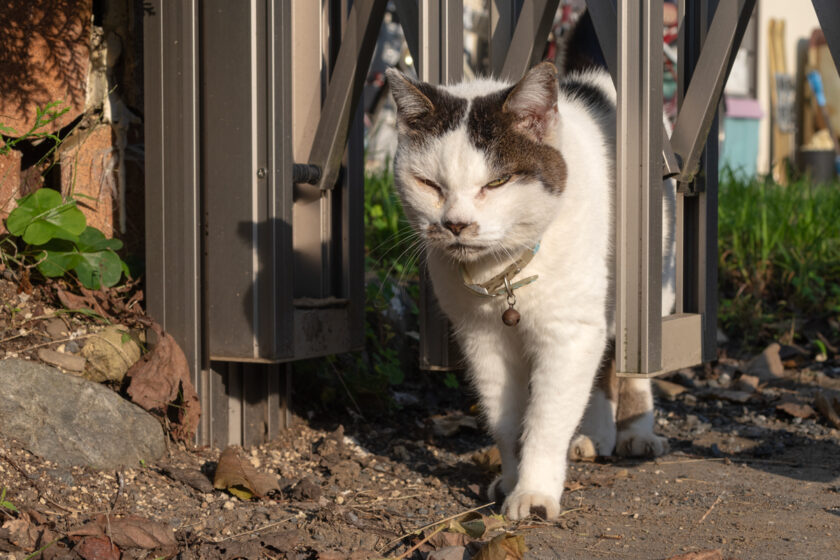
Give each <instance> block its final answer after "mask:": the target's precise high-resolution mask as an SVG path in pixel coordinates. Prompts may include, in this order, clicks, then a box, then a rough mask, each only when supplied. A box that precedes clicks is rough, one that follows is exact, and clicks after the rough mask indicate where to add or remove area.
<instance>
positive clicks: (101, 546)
mask: <svg viewBox="0 0 840 560" xmlns="http://www.w3.org/2000/svg"><path fill="white" fill-rule="evenodd" d="M73 552H75V553H76V554H78V555H79V556H81V557H82V558H83V559H84V560H120V549H119V548H117V546H116V545H115V544H114V543H113V542H112V541H111V539H109V538H108V537H104V536H103V537H85V538H83V539H82V540H81V542H79V544H77V545H76V546H75V547H73Z"/></svg>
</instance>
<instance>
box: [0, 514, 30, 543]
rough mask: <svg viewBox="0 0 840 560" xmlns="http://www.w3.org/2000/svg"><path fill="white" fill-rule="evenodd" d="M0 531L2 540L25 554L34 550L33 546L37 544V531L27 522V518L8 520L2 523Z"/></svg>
mask: <svg viewBox="0 0 840 560" xmlns="http://www.w3.org/2000/svg"><path fill="white" fill-rule="evenodd" d="M0 531H2V536H3V538H5V539H6V540H7V541H9V542H10V543H12V544H13V545H15V546H16V547H18V548H20V549H23V550H26V551H27V552H31V551H33V550H35V544H36V543H37V542H38V530H37V529H36V528H35V526H34V525H32V523H30V522H29V518H28V517H26V516H24V517H21V518H20V519H10V520H8V521H6V522H5V523H3V526H2V528H0Z"/></svg>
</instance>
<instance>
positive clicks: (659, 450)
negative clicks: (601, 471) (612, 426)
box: [615, 429, 670, 457]
mask: <svg viewBox="0 0 840 560" xmlns="http://www.w3.org/2000/svg"><path fill="white" fill-rule="evenodd" d="M669 449H670V446H669V445H668V439H667V438H664V437H661V436H658V435H656V434H654V433H653V432H651V431H647V430H638V431H637V430H632V429H631V430H625V431H622V432H619V433H618V441H617V443H616V446H615V453H616V455H620V456H622V457H659V456H660V455H664V454H666V453H668V450H669Z"/></svg>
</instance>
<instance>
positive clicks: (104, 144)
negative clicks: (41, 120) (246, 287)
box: [59, 124, 118, 237]
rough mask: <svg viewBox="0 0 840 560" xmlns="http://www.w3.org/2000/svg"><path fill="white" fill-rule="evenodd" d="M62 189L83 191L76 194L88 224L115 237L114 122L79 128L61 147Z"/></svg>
mask: <svg viewBox="0 0 840 560" xmlns="http://www.w3.org/2000/svg"><path fill="white" fill-rule="evenodd" d="M59 153H60V158H59V159H60V162H61V192H64V193H71V192H72V193H73V194H75V195H81V196H78V197H77V198H76V202H77V205H78V207H79V209H80V210H81V211H82V213H84V215H85V217H86V218H87V225H89V226H91V227H95V228H96V229H98V230H99V231H101V232H102V233H104V234H105V237H112V236H113V235H114V233H116V231H117V228H118V224H117V221H118V220H116V219H115V217H114V213H115V209H116V205H115V202H114V201H115V197H116V194H117V174H116V170H115V166H116V162H117V153H116V152H115V149H114V144H113V134H112V131H111V125H108V124H100V125H97V126H95V127H93V128H90V129H86V130H79V131H77V132H76V133H74V134H73V135H72V136H71V137H68V138H67V139H66V140H65V141H64V143H63V144H62V145H61V148H59Z"/></svg>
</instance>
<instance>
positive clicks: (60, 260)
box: [38, 243, 82, 278]
mask: <svg viewBox="0 0 840 560" xmlns="http://www.w3.org/2000/svg"><path fill="white" fill-rule="evenodd" d="M68 244H69V243H68ZM38 259H39V260H40V261H41V262H40V263H38V271H39V272H40V273H41V274H43V275H44V276H46V277H47V278H56V277H58V276H64V275H65V274H67V273H68V272H70V271H71V270H73V269H74V268H76V266H78V265H79V263H80V262H81V261H82V256H81V255H80V254H79V253H78V251H76V249H75V247H73V246H72V244H71V246H70V248H69V249H65V250H59V249H48V250H46V251H43V252H42V253H41V254H40V255H39V256H38Z"/></svg>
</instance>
